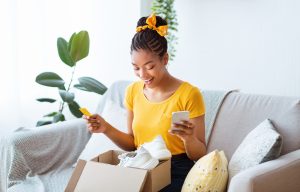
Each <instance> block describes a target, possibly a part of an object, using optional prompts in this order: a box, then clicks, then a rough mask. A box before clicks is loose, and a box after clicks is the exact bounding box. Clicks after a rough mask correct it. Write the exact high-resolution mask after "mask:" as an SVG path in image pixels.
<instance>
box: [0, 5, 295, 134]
mask: <svg viewBox="0 0 300 192" xmlns="http://www.w3.org/2000/svg"><path fill="white" fill-rule="evenodd" d="M141 1H143V0H134V1H132V0H131V1H122V0H115V1H105V0H85V1H82V0H72V1H71V0H68V1H60V0H45V1H39V0H27V1H22V0H12V1H11V0H4V1H0V21H1V23H2V25H3V26H5V27H2V28H1V29H2V30H1V31H0V36H1V43H2V46H0V53H1V64H0V66H1V68H2V72H1V75H0V82H1V83H2V91H1V93H2V94H1V99H0V107H1V110H0V135H2V134H3V133H8V132H10V131H11V130H13V129H15V128H17V127H20V126H25V127H33V126H34V125H35V123H36V121H37V120H38V119H40V117H41V116H42V115H43V114H45V113H47V112H50V111H52V110H56V108H57V107H58V105H57V104H41V103H38V102H37V101H35V99H36V98H39V97H45V96H46V97H55V98H59V97H58V93H57V90H56V89H54V88H53V89H51V88H48V87H43V86H41V85H38V84H36V83H35V77H36V75H38V74H39V73H41V72H44V71H54V72H57V73H58V74H59V75H61V76H62V77H63V78H65V79H66V80H68V79H69V78H70V75H71V71H70V68H69V67H67V66H65V65H64V64H62V62H61V61H60V59H59V57H58V55H57V50H56V39H57V37H59V36H61V37H64V38H67V39H68V38H69V36H70V35H71V34H72V33H73V32H78V31H80V30H83V29H84V30H87V31H89V34H90V39H91V46H90V54H89V56H88V57H87V58H85V59H84V60H82V61H80V62H78V68H77V71H76V73H75V76H76V78H77V77H80V76H91V77H94V78H97V79H98V80H99V81H101V82H103V83H104V84H105V85H107V86H109V85H110V84H111V83H112V82H113V81H115V80H119V79H129V80H130V79H131V80H133V79H135V76H134V75H133V72H132V68H131V67H130V55H129V46H130V41H131V38H132V35H133V34H134V33H135V26H136V21H137V20H138V18H139V17H140V14H141V13H146V12H145V11H140V7H143V6H144V7H148V4H141ZM125 7H126V9H125ZM175 7H176V9H177V14H178V21H179V33H178V36H179V45H178V48H177V57H176V59H175V61H174V62H172V63H170V66H169V70H170V71H171V72H172V73H173V74H174V75H175V76H177V77H179V78H181V79H184V80H187V81H190V82H192V83H194V84H195V85H197V86H199V87H200V88H203V89H231V88H234V89H235V88H239V89H241V91H243V92H250V93H262V94H275V95H289V96H298V97H299V95H300V85H299V84H300V75H299V74H300V54H299V53H300V26H299V21H298V19H299V18H300V12H299V11H298V10H300V2H299V1H296V0H286V1H284V0H280V1H278V0H277V1H274V0H260V1H245V0H243V1H240V0H226V1H224V0H176V1H175ZM74 91H75V92H76V97H77V101H78V102H79V103H80V104H81V105H82V106H86V107H88V108H89V109H90V110H91V111H94V110H95V109H96V104H97V103H98V99H99V97H98V95H96V94H93V93H86V92H82V91H77V90H74ZM66 111H67V110H66ZM68 118H71V117H70V116H68Z"/></svg>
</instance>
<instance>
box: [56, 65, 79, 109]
mask: <svg viewBox="0 0 300 192" xmlns="http://www.w3.org/2000/svg"><path fill="white" fill-rule="evenodd" d="M75 68H76V63H75V65H74V67H73V71H72V76H71V80H70V82H69V85H68V89H67V92H69V90H70V88H71V84H72V82H73V77H74V74H75ZM64 106H65V102H64V101H63V102H60V106H59V112H60V113H62V111H63V110H64Z"/></svg>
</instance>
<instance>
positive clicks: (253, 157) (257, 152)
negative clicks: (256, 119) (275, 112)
mask: <svg viewBox="0 0 300 192" xmlns="http://www.w3.org/2000/svg"><path fill="white" fill-rule="evenodd" d="M281 148H282V138H281V136H280V134H279V133H278V132H277V131H276V130H275V128H274V126H273V125H272V123H271V121H270V120H269V119H266V120H264V121H263V122H262V123H260V124H259V125H258V126H257V127H256V128H255V129H253V130H252V131H251V132H250V133H249V134H248V135H247V136H246V137H245V139H244V140H243V141H242V143H241V144H240V145H239V146H238V148H237V149H236V151H235V152H234V154H233V155H232V158H231V159H230V161H229V166H228V170H229V177H230V178H232V177H233V176H234V175H236V174H238V173H239V172H241V171H243V170H245V169H247V168H250V167H253V166H255V165H258V164H260V163H263V162H266V161H269V160H272V159H275V158H277V157H278V156H279V155H280V152H281Z"/></svg>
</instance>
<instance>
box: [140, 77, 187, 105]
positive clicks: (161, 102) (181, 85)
mask: <svg viewBox="0 0 300 192" xmlns="http://www.w3.org/2000/svg"><path fill="white" fill-rule="evenodd" d="M185 84H186V82H185V81H184V82H182V83H181V84H180V85H179V87H178V88H177V89H176V91H174V93H173V94H172V95H171V96H170V97H168V98H167V99H165V100H163V101H159V102H154V101H149V99H147V97H146V96H145V94H144V85H145V83H144V82H143V81H141V90H140V93H141V94H142V97H143V98H144V100H145V101H146V102H147V103H149V104H153V105H157V104H163V103H166V102H168V101H169V100H171V99H172V98H173V97H175V96H176V95H177V94H178V92H179V90H180V89H182V87H183V86H184V85H185Z"/></svg>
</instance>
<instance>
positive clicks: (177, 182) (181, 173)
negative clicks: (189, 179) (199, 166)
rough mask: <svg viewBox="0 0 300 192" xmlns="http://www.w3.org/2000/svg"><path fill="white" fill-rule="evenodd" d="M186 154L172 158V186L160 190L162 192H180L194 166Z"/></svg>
mask: <svg viewBox="0 0 300 192" xmlns="http://www.w3.org/2000/svg"><path fill="white" fill-rule="evenodd" d="M194 164H195V163H194V161H192V160H190V159H189V158H188V156H187V155H186V154H185V153H184V154H179V155H173V156H172V158H171V184H170V185H168V186H166V187H165V188H163V189H162V190H160V192H180V191H181V188H182V185H183V183H184V180H185V178H186V176H187V174H188V173H189V171H190V169H191V168H192V167H193V165H194Z"/></svg>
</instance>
